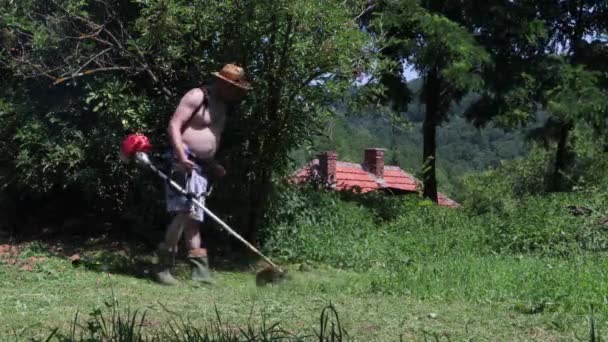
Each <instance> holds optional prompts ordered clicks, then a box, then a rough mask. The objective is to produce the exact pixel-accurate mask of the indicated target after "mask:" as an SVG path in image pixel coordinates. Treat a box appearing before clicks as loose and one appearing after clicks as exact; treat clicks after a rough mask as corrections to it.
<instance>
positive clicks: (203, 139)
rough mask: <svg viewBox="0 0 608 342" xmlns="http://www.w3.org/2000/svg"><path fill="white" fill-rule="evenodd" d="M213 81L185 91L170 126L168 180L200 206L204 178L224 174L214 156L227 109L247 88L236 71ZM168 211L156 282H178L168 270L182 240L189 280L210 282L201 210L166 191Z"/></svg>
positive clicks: (218, 74) (241, 73)
mask: <svg viewBox="0 0 608 342" xmlns="http://www.w3.org/2000/svg"><path fill="white" fill-rule="evenodd" d="M213 75H214V76H215V78H214V80H213V82H212V84H211V85H210V86H208V87H204V88H196V89H192V90H190V91H189V92H188V93H186V95H184V97H183V98H182V99H181V100H180V103H179V105H178V107H177V109H176V110H175V113H174V114H173V117H172V118H171V121H170V122H169V128H168V129H169V137H170V141H171V145H172V147H173V150H172V156H171V157H172V161H173V165H172V170H171V176H172V178H173V179H174V180H175V181H176V182H177V183H179V184H180V185H181V186H182V187H183V188H184V189H186V191H188V192H189V193H190V194H192V196H193V197H194V198H196V199H198V200H199V201H200V202H201V203H205V196H206V195H207V190H208V189H207V187H208V180H209V178H221V177H223V176H224V174H225V172H226V171H225V170H224V168H223V167H222V166H221V165H219V164H218V163H217V162H216V161H215V160H214V156H215V153H216V151H217V149H218V146H219V143H220V137H221V134H222V131H223V129H224V123H225V121H226V109H227V106H228V105H230V104H234V103H237V102H239V101H240V100H241V99H242V98H243V97H244V95H245V92H246V91H247V90H249V89H250V85H249V83H248V82H247V81H246V80H245V74H244V71H243V69H242V68H241V67H239V66H237V65H234V64H227V65H225V66H224V67H223V68H222V70H221V71H220V72H216V73H213ZM166 191H167V210H168V211H169V212H171V213H174V214H175V217H174V218H173V221H172V222H171V224H170V225H169V227H168V228H167V232H166V235H165V241H164V242H163V243H161V244H160V246H159V250H158V255H159V259H160V260H159V261H160V262H159V269H158V270H157V272H156V277H157V280H158V281H159V282H160V283H162V284H166V285H176V284H177V283H178V281H177V280H176V279H175V278H174V277H173V276H172V275H171V267H172V266H173V261H174V258H175V254H176V252H177V246H178V243H179V240H180V237H181V236H182V233H183V235H184V240H185V243H186V247H187V248H188V261H189V263H190V264H191V266H192V280H194V281H199V282H204V283H212V280H211V275H210V272H209V262H208V259H207V250H206V249H204V248H201V236H200V229H199V228H200V224H201V223H202V222H203V214H204V212H203V210H202V209H200V208H199V207H197V206H195V205H194V204H193V203H192V201H191V200H190V199H187V198H185V197H184V196H182V195H180V194H178V193H177V192H175V191H174V190H173V189H172V188H170V187H167V190H166Z"/></svg>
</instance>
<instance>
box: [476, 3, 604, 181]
mask: <svg viewBox="0 0 608 342" xmlns="http://www.w3.org/2000/svg"><path fill="white" fill-rule="evenodd" d="M606 13H607V5H606V4H605V3H604V2H599V1H584V0H581V1H538V2H493V1H491V2H485V3H482V4H479V6H476V7H475V8H473V9H472V11H471V14H472V15H471V18H472V19H471V25H472V26H473V27H475V28H476V30H477V31H478V36H477V37H478V40H479V42H480V43H481V44H482V45H483V46H485V47H486V49H487V50H488V51H489V52H490V53H491V55H492V57H493V60H494V61H495V62H494V64H493V67H492V68H488V69H487V71H486V72H485V74H484V79H485V80H486V88H485V89H484V91H483V93H482V98H481V100H480V101H479V102H477V103H476V104H475V105H474V106H472V107H471V108H470V110H469V112H468V116H469V118H470V119H471V120H473V121H474V122H475V123H476V124H478V125H479V126H482V125H484V124H485V123H487V122H489V121H490V120H495V121H497V122H498V123H500V124H502V126H503V127H514V126H518V125H526V124H528V123H529V122H530V121H532V120H534V119H535V118H536V117H537V114H538V113H539V112H540V111H544V113H545V114H546V115H547V116H548V119H547V121H546V123H545V125H544V126H543V127H541V128H540V129H535V130H534V131H532V134H531V136H532V137H533V138H535V139H537V140H542V141H543V142H544V146H545V147H546V148H548V149H551V148H554V149H555V152H554V154H555V156H554V158H553V159H552V160H553V161H552V165H551V167H550V169H551V171H550V174H549V175H548V180H547V186H546V189H547V190H550V191H556V190H560V189H563V188H564V184H563V174H564V172H565V171H566V169H567V167H568V166H570V165H571V164H572V163H573V161H574V159H573V155H572V153H571V151H572V147H573V143H574V142H573V140H572V137H571V132H572V130H573V129H574V128H575V127H576V125H577V124H589V125H592V126H594V127H596V128H599V126H602V125H601V124H600V123H601V122H602V119H601V117H602V115H604V116H605V115H606V114H605V113H606V104H605V103H603V99H604V98H605V97H606V96H605V94H602V92H603V90H602V89H601V88H602V87H601V82H602V81H601V79H602V76H601V74H598V73H596V72H595V71H598V70H599V69H598V66H599V65H601V64H602V63H597V62H590V61H591V60H596V61H597V56H598V51H597V50H598V48H597V47H598V46H601V45H602V44H597V43H588V42H587V41H586V40H587V39H589V37H598V36H601V35H602V34H604V33H605V32H606V29H607V28H606V20H605V18H606ZM592 51H595V52H592ZM590 55H594V56H595V57H593V58H590ZM599 55H601V53H599ZM604 89H605V87H604ZM573 104H577V105H576V106H575V105H573ZM602 113H603V114H602ZM604 122H605V120H604ZM604 125H605V124H604ZM596 130H597V129H596Z"/></svg>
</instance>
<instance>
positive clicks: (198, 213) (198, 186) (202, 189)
mask: <svg viewBox="0 0 608 342" xmlns="http://www.w3.org/2000/svg"><path fill="white" fill-rule="evenodd" d="M176 166H177V162H176V160H174V161H173V164H172V166H171V173H170V177H171V179H172V180H173V181H175V182H176V183H177V184H178V185H179V186H180V187H181V188H182V189H184V190H186V192H187V193H189V194H191V195H192V198H193V199H196V200H198V201H199V202H200V203H201V204H202V205H205V197H206V196H207V190H208V189H207V188H208V186H209V182H208V179H207V177H206V176H205V175H204V173H203V171H202V168H201V167H200V166H197V167H196V168H194V169H193V170H192V172H183V171H181V170H178V169H177V167H176ZM165 188H166V200H167V211H168V212H170V213H188V214H189V215H190V217H191V218H192V219H193V220H195V221H199V222H203V219H204V214H205V212H204V211H203V209H201V208H200V207H199V206H197V205H196V204H194V203H193V202H192V200H191V199H190V198H187V197H186V196H184V195H183V194H181V193H179V192H177V191H176V190H174V189H173V187H171V186H170V185H169V184H166V185H165Z"/></svg>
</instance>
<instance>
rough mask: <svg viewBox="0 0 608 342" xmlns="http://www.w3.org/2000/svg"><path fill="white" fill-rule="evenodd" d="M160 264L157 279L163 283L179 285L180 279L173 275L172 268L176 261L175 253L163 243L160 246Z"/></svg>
mask: <svg viewBox="0 0 608 342" xmlns="http://www.w3.org/2000/svg"><path fill="white" fill-rule="evenodd" d="M157 253H158V265H157V269H156V272H155V273H156V274H155V275H156V280H158V282H159V283H161V284H163V285H177V284H179V281H178V280H177V279H175V278H174V277H173V275H171V269H172V268H173V264H174V261H175V253H174V252H173V251H170V250H169V249H168V248H166V247H165V246H164V244H161V246H160V247H159V248H158V251H157Z"/></svg>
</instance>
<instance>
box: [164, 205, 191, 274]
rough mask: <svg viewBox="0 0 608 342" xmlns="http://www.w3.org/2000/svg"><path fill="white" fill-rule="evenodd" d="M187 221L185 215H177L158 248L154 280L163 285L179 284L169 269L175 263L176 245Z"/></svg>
mask: <svg viewBox="0 0 608 342" xmlns="http://www.w3.org/2000/svg"><path fill="white" fill-rule="evenodd" d="M187 220H188V217H187V214H183V213H177V214H176V215H175V217H174V218H173V220H172V221H171V223H170V224H169V227H167V232H166V234H165V242H163V243H161V244H160V246H159V248H158V257H159V268H158V270H157V272H156V278H157V279H158V281H159V282H161V283H162V284H165V285H176V284H178V283H179V282H178V281H177V279H175V278H174V277H173V275H171V268H172V267H173V265H174V263H175V255H176V253H177V245H178V243H179V239H180V236H181V235H182V231H183V229H184V224H185V222H186V221H187Z"/></svg>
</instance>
